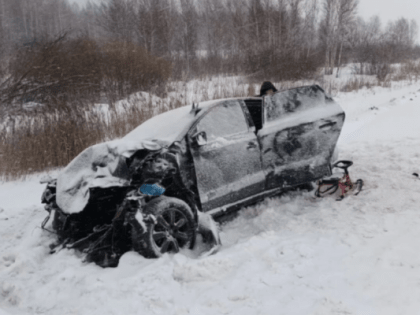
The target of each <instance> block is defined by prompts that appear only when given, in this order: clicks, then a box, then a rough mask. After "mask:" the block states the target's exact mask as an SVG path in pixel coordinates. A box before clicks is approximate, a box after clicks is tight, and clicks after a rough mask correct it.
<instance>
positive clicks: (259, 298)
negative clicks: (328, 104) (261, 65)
mask: <svg viewBox="0 0 420 315" xmlns="http://www.w3.org/2000/svg"><path fill="white" fill-rule="evenodd" d="M419 89H420V87H419V85H411V86H405V87H399V88H398V89H392V90H391V89H383V88H374V89H371V90H361V91H359V92H358V93H346V94H344V93H343V94H339V95H337V97H336V98H335V100H336V101H337V103H338V104H340V106H341V107H342V108H343V109H344V111H345V112H346V123H345V125H344V128H343V131H342V134H341V136H340V140H339V144H338V146H339V149H340V158H342V159H351V160H353V161H354V165H353V166H352V167H351V168H350V175H351V177H352V179H353V180H356V179H357V178H363V180H364V181H365V187H364V190H363V191H362V192H361V193H360V194H359V195H358V196H357V197H348V198H345V199H344V200H342V201H340V202H337V201H335V200H334V198H324V199H313V198H312V197H311V196H312V193H304V192H293V193H289V194H286V195H284V196H282V197H277V198H271V199H267V200H265V201H263V202H261V203H259V204H258V205H256V206H253V207H248V208H245V209H242V210H241V211H240V212H239V215H238V217H237V218H235V219H234V220H232V221H230V222H228V223H226V224H224V225H223V226H222V231H221V234H220V236H221V241H222V244H223V246H222V247H221V248H220V249H219V251H218V252H217V253H216V254H214V255H212V256H209V257H202V258H200V255H199V249H198V250H194V251H187V250H184V251H182V252H181V253H179V254H176V255H169V254H166V255H164V256H163V257H162V258H159V259H151V260H149V259H145V258H143V257H141V256H140V255H138V254H137V253H135V252H129V253H126V254H125V255H123V257H122V259H121V261H120V265H119V267H118V268H115V269H112V268H108V269H102V268H100V267H98V266H96V265H94V264H86V263H83V262H82V257H80V255H79V254H77V253H76V252H75V251H74V250H61V251H60V252H58V253H56V254H54V255H50V254H49V248H48V244H50V243H52V242H53V241H54V237H53V236H52V235H50V234H49V233H48V232H46V231H43V230H41V229H40V223H41V221H42V220H43V219H44V217H45V216H46V214H47V212H46V211H45V210H43V206H42V205H41V204H40V196H41V193H42V191H43V189H44V185H40V184H39V183H38V180H39V179H40V177H41V176H43V174H40V175H34V176H32V177H31V178H29V179H27V180H26V181H22V182H19V181H15V182H7V183H1V184H0V209H1V210H0V239H1V240H2V242H1V243H0V314H1V315H5V314H6V315H10V314H40V313H42V314H177V315H178V314H179V315H180V314H245V315H246V314H288V315H293V314H299V315H301V314H314V315H318V314H319V315H323V314H355V315H359V314H374V315H376V314H378V315H379V314H380V315H387V314H389V315H394V314H404V315H416V314H418V310H419V309H420V299H419V296H420V276H419V275H420V255H418V248H419V247H420V229H419V228H418V227H419V225H420V215H419V203H420V180H419V179H418V178H416V177H414V176H412V173H413V172H417V173H420V124H419V123H418V120H419V117H420V115H419V114H420V91H419ZM373 106H376V107H377V108H378V110H370V109H369V108H371V107H373ZM2 210H3V211H2ZM47 226H49V224H48V225H47ZM200 244H201V243H200V242H199V245H200Z"/></svg>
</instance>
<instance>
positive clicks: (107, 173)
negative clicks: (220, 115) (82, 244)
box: [57, 106, 194, 214]
mask: <svg viewBox="0 0 420 315" xmlns="http://www.w3.org/2000/svg"><path fill="white" fill-rule="evenodd" d="M190 108H191V107H190V106H184V107H181V108H178V109H175V110H171V111H168V112H166V113H163V114H161V115H158V116H155V117H153V118H152V119H149V120H148V121H146V122H144V123H143V124H141V125H140V126H139V127H137V128H136V129H134V130H133V131H131V132H130V133H129V134H127V135H126V136H125V137H123V138H122V139H118V140H114V141H108V142H104V143H100V144H96V145H93V146H91V147H89V148H87V149H85V150H84V151H83V152H82V153H80V154H79V155H78V156H77V157H76V158H74V159H73V161H71V162H70V163H69V164H68V165H67V167H65V168H64V170H63V171H62V172H61V173H60V174H59V176H58V178H57V205H58V206H59V207H60V208H61V209H62V210H63V211H64V212H66V213H69V214H72V213H78V212H81V211H82V210H83V209H84V208H85V206H86V205H87V203H88V200H89V189H90V188H93V187H102V188H106V187H112V186H125V185H128V184H129V180H130V174H129V172H128V168H127V165H126V162H125V161H126V158H129V157H131V156H132V155H133V154H134V153H135V152H136V151H138V150H142V149H146V150H149V151H156V150H159V149H161V148H162V147H164V146H169V145H170V144H172V143H173V142H175V141H177V140H179V138H180V137H182V136H183V132H184V131H185V130H186V129H188V127H189V126H190V125H191V124H192V123H193V122H194V115H192V114H191V113H190Z"/></svg>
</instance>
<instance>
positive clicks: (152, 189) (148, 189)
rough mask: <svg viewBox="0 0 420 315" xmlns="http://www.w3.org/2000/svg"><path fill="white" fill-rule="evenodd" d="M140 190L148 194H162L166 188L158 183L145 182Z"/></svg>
mask: <svg viewBox="0 0 420 315" xmlns="http://www.w3.org/2000/svg"><path fill="white" fill-rule="evenodd" d="M140 192H141V193H142V194H144V195H148V196H160V195H162V194H163V193H164V192H165V188H163V187H162V186H159V185H158V184H143V185H141V187H140Z"/></svg>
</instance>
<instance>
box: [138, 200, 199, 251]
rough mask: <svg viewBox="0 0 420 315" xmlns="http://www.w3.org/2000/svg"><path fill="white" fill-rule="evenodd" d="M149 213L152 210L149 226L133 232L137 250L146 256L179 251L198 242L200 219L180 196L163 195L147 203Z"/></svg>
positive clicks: (147, 212) (146, 208) (145, 210)
mask: <svg viewBox="0 0 420 315" xmlns="http://www.w3.org/2000/svg"><path fill="white" fill-rule="evenodd" d="M143 213H144V214H145V215H147V214H152V215H153V216H154V217H155V220H151V221H149V223H148V224H147V230H146V231H145V233H143V234H142V235H140V234H139V233H136V231H133V232H132V242H133V248H134V250H135V251H137V252H138V253H140V254H141V255H142V256H144V257H146V258H157V257H160V256H162V255H163V254H165V253H177V252H179V250H180V248H189V247H191V246H192V245H193V244H194V242H195V237H196V223H195V220H194V214H193V212H192V210H191V208H190V207H189V206H188V204H187V203H185V202H184V201H182V200H180V199H177V198H170V197H166V196H161V197H158V198H155V199H153V200H151V201H150V202H149V203H148V204H147V205H146V207H145V209H144V211H143Z"/></svg>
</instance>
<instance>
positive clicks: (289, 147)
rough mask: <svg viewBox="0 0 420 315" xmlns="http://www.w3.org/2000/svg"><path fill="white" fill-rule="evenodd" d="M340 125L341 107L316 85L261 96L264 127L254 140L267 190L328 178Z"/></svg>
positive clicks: (342, 118)
mask: <svg viewBox="0 0 420 315" xmlns="http://www.w3.org/2000/svg"><path fill="white" fill-rule="evenodd" d="M343 123H344V112H343V110H342V109H341V107H340V106H339V105H338V104H337V103H335V102H334V101H333V100H332V98H330V97H328V96H327V95H326V94H325V92H324V90H322V89H321V88H320V87H319V86H317V85H313V86H305V87H299V88H295V89H290V90H286V91H281V92H277V93H275V94H273V95H267V96H265V97H264V124H263V128H262V129H261V130H259V132H258V137H259V140H260V143H261V150H262V161H263V168H264V171H265V173H266V175H267V189H270V188H275V187H287V186H294V185H299V184H303V183H307V182H309V181H313V180H316V179H318V178H321V177H323V176H327V175H330V174H331V168H330V160H331V157H332V154H333V151H334V148H335V145H336V143H337V140H338V137H339V135H340V132H341V128H342V126H343Z"/></svg>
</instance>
